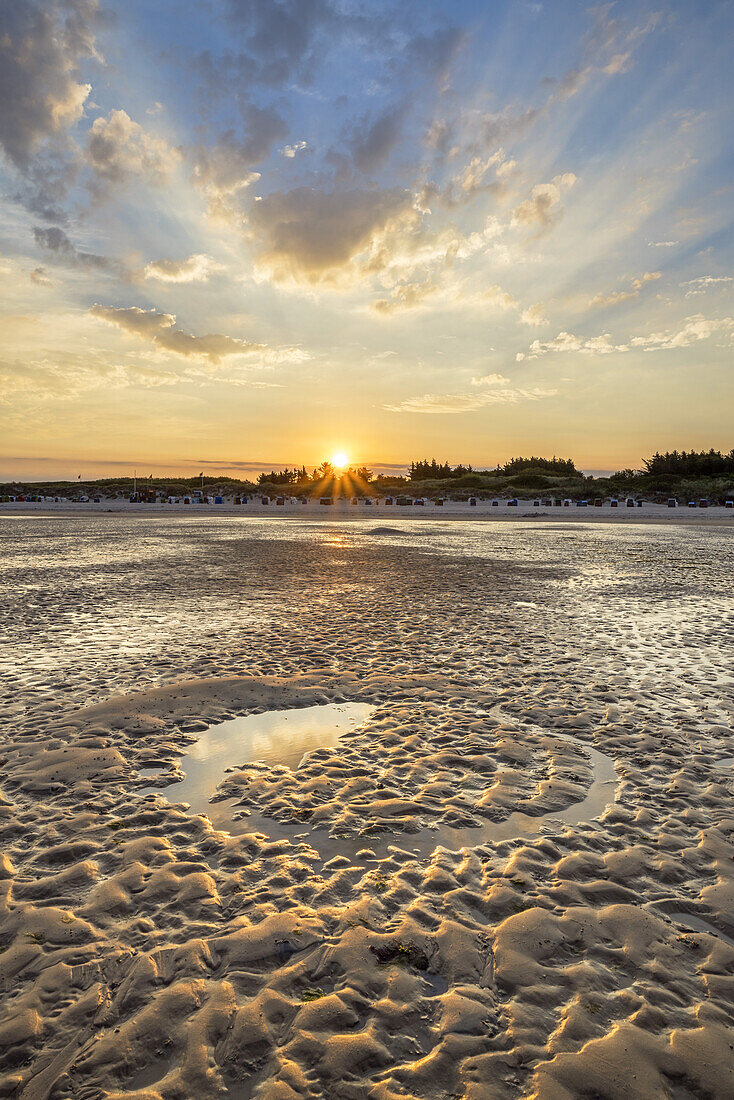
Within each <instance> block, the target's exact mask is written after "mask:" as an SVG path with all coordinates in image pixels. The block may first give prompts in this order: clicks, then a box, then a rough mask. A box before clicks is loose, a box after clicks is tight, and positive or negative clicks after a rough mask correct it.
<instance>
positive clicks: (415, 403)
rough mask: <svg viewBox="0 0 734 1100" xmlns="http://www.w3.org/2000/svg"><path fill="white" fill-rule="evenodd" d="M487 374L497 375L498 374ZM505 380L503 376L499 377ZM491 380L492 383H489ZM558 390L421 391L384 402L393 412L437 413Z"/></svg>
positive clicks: (526, 398) (535, 398) (536, 397)
mask: <svg viewBox="0 0 734 1100" xmlns="http://www.w3.org/2000/svg"><path fill="white" fill-rule="evenodd" d="M488 377H494V378H498V379H499V378H500V377H501V376H500V375H489V376H488ZM480 381H481V380H480ZM502 381H507V379H502ZM492 384H494V383H492ZM557 393H558V390H555V389H541V388H539V387H535V388H533V389H511V388H508V389H502V390H499V389H488V390H485V391H484V392H478V393H477V392H475V393H454V394H452V393H424V394H422V395H421V396H420V397H409V398H407V399H406V400H405V401H400V402H398V403H397V404H395V405H385V406H384V408H385V409H387V410H388V412H396V413H403V412H408V413H429V414H434V415H438V414H441V413H463V412H472V411H473V410H474V409H483V408H485V407H486V406H487V405H516V404H518V403H519V402H521V401H538V400H539V399H540V398H543V397H554V396H555V395H556V394H557Z"/></svg>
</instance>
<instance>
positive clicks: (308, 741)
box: [140, 703, 617, 866]
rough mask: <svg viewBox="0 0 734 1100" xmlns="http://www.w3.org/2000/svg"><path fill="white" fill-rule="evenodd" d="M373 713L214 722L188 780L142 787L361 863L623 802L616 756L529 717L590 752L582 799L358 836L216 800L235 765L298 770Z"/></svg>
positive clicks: (487, 838) (533, 830) (352, 708)
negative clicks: (470, 822) (545, 809)
mask: <svg viewBox="0 0 734 1100" xmlns="http://www.w3.org/2000/svg"><path fill="white" fill-rule="evenodd" d="M373 712H374V707H372V706H368V705H367V704H365V703H331V704H328V705H326V706H317V707H305V708H301V709H299V710H283V711H269V712H266V713H264V714H251V715H247V716H245V717H241V718H235V719H233V720H232V721H230V722H223V723H221V724H220V725H218V726H211V727H210V728H209V729H208V730H205V731H204V732H203V733H202V735H201V736H200V738H199V740H198V741H197V743H196V744H195V745H192V747H191V750H190V752H189V754H188V755H187V756H185V757H184V758H183V760H182V768H183V770H184V771H185V773H186V779H185V780H184V781H183V782H182V783H176V784H171V785H169V786H167V787H164V788H161V787H148V788H144V789H143V790H141V792H140V793H141V794H145V793H152V792H155V793H157V794H163V795H164V796H165V797H166V798H168V799H169V800H170V801H171V802H188V803H189V805H190V809H191V812H192V813H194V814H205V815H206V817H208V818H209V820H210V821H211V823H212V825H213V826H214V827H215V828H216V829H221V830H223V831H226V832H229V833H232V834H235V835H237V834H240V833H263V834H265V835H266V836H268V837H270V839H271V840H274V841H278V840H288V841H290V842H291V843H293V844H298V843H299V842H302V843H303V844H305V845H306V846H308V847H312V848H314V849H315V850H316V852H317V853H318V855H319V857H320V862H321V864H322V866H323V864H324V863H326V862H328V861H329V860H330V859H333V858H334V856H346V857H347V858H349V859H351V860H352V861H354V862H355V863H360V864H368V863H371V862H374V861H376V860H378V859H382V858H385V857H388V856H392V857H393V858H395V859H397V860H398V861H399V862H404V861H405V860H406V859H427V858H428V857H430V856H431V855H432V853H433V852H434V850H435V849H436V848H437V847H439V846H442V847H444V848H448V849H450V850H452V851H457V850H459V849H460V848H465V847H470V848H474V847H478V846H479V845H482V844H487V843H497V842H499V841H503V840H512V839H514V838H515V837H522V836H534V835H536V834H537V833H539V832H541V831H542V830H544V829H546V828H548V827H551V828H552V827H555V826H560V825H577V824H579V823H581V822H588V821H592V820H593V819H594V818H597V817H599V816H601V814H603V813H604V811H605V810H606V808H607V807H608V806H609V805H611V804H613V802H614V800H615V797H616V787H617V773H616V770H615V767H614V761H613V760H612V759H611V757H609V756H606V755H605V754H604V753H602V752H599V750H598V749H595V748H594V747H593V746H591V745H588V744H587V743H586V742H584V741H580V740H579V739H578V738H576V737H572V736H571V735H570V734H567V733H561V732H559V731H556V730H546V729H543V728H542V727H540V726H537V725H533V724H530V723H527V722H526V723H521V724H519V728H521V729H527V730H532V731H533V732H534V733H540V734H542V735H544V736H552V737H555V738H557V739H558V740H561V741H567V742H568V743H569V744H572V745H574V747H576V748H579V749H581V750H582V751H583V752H584V753H585V754H586V755H587V756H588V757H589V758H590V762H591V766H592V769H593V778H592V783H591V786H590V787H589V790H588V793H587V795H586V797H585V798H584V799H582V800H581V801H580V802H575V803H573V804H572V805H571V806H568V807H567V808H566V809H564V810H557V811H551V812H550V813H547V814H542V815H540V816H537V817H531V816H529V815H528V814H524V813H522V812H520V811H516V812H515V813H512V814H510V816H509V817H507V818H506V819H505V820H504V821H500V822H486V823H483V824H481V825H478V826H456V827H453V826H448V825H439V826H430V827H427V826H423V827H419V828H418V830H417V831H414V832H408V831H404V832H399V833H393V832H382V831H374V832H373V831H370V830H367V831H365V832H363V833H361V834H360V835H358V836H348V835H345V834H333V833H331V832H330V831H329V830H328V829H326V828H312V829H309V828H308V826H307V824H306V825H305V826H304V822H302V821H299V822H293V821H278V820H276V819H275V818H272V817H268V816H267V815H266V814H264V813H263V812H262V811H261V810H257V809H254V808H252V809H249V810H248V809H246V808H245V807H242V806H240V805H238V803H237V801H236V798H230V799H223V800H221V801H217V802H210V801H209V800H210V799H211V798H212V797H213V796H214V795H215V792H216V788H217V786H218V784H219V783H221V781H222V779H223V778H224V775H225V772H226V770H227V768H231V767H233V766H238V765H240V764H245V763H251V762H253V761H263V762H265V763H272V764H286V765H287V766H288V767H290V768H292V769H293V770H296V769H297V768H298V765H299V764H300V763H301V761H302V760H303V757H304V756H305V755H306V754H307V753H309V752H313V751H314V750H315V749H321V748H326V747H329V746H334V745H336V744H337V742H338V741H339V738H340V737H341V736H342V735H343V734H344V733H345V732H346V731H347V730H349V729H352V728H354V727H355V726H356V725H358V724H360V723H361V722H364V721H366V719H367V718H368V717H369V716H370V714H372V713H373ZM487 716H488V717H490V718H493V719H495V720H496V721H498V722H501V723H502V724H508V723H509V724H512V725H516V726H517V725H518V723H517V722H515V720H514V719H513V718H512V717H511V716H510V715H507V714H505V713H503V712H502V711H501V709H500V708H499V707H494V708H493V709H492V710H491V711H490V712H488V715H487Z"/></svg>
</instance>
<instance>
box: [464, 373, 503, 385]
mask: <svg viewBox="0 0 734 1100" xmlns="http://www.w3.org/2000/svg"><path fill="white" fill-rule="evenodd" d="M509 381H510V379H509V378H505V376H504V375H503V374H483V375H482V376H481V377H480V378H472V380H471V384H472V386H504V385H506V384H507V383H508V382H509Z"/></svg>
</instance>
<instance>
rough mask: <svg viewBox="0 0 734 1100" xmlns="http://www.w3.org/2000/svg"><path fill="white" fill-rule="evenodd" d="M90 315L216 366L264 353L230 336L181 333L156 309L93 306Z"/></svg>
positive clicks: (170, 317) (172, 317)
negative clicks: (225, 360)
mask: <svg viewBox="0 0 734 1100" xmlns="http://www.w3.org/2000/svg"><path fill="white" fill-rule="evenodd" d="M89 312H90V313H91V315H92V316H93V317H98V318H99V319H100V320H102V321H106V322H107V323H108V324H111V325H116V326H117V328H121V329H123V330H124V331H125V332H130V333H132V334H133V335H134V336H139V337H141V339H144V340H151V341H152V342H153V343H154V344H155V345H156V347H158V348H161V349H162V350H163V351H169V352H171V353H172V354H173V355H179V356H182V357H184V358H188V357H189V356H198V357H200V358H202V359H207V360H208V361H209V362H210V363H212V364H215V365H216V364H218V363H220V362H221V360H222V359H223V358H225V357H226V356H229V355H250V354H252V353H253V352H260V351H265V350H266V348H265V345H263V344H251V343H249V342H248V341H247V340H237V339H235V338H234V337H232V336H221V335H219V334H208V335H206V336H193V335H191V334H190V333H188V332H182V331H181V329H177V328H174V326H175V324H176V317H175V315H174V314H172V313H159V312H158V311H157V310H155V309H149V310H145V309H140V307H139V306H129V307H126V308H116V307H114V306H102V305H99V304H97V303H95V304H94V305H93V306H92V307H91V309H90V310H89Z"/></svg>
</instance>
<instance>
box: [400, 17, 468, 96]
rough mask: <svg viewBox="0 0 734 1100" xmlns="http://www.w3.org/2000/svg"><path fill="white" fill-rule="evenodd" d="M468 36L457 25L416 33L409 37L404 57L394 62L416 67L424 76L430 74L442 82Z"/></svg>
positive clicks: (411, 67) (433, 78) (432, 77)
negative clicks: (427, 32)
mask: <svg viewBox="0 0 734 1100" xmlns="http://www.w3.org/2000/svg"><path fill="white" fill-rule="evenodd" d="M466 37H467V36H466V32H465V31H463V30H459V29H458V28H457V27H440V28H438V29H437V30H435V31H434V32H433V34H418V35H415V36H414V37H412V38H409V39H408V42H407V44H406V46H405V49H404V51H403V55H402V57H399V58H397V59H396V61H395V63H394V64H400V65H401V66H403V67H407V68H409V69H415V71H416V72H417V73H418V74H419V75H420V76H421V77H422V78H424V79H425V77H427V76H428V77H430V78H431V79H432V80H435V81H437V82H438V83H439V84H441V83H443V82H444V81H445V80H446V79H447V77H448V75H449V70H450V67H451V63H452V61H453V60H454V57H455V56H456V53H457V52H458V50H459V49H460V48H461V47H462V46H463V45H464V43H465V42H466Z"/></svg>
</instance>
